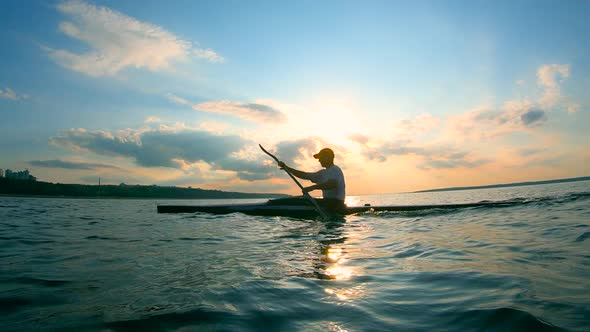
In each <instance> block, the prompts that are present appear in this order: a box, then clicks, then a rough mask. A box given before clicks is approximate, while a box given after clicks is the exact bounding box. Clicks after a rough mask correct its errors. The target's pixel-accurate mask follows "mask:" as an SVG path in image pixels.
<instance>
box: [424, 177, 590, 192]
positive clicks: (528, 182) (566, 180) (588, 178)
mask: <svg viewBox="0 0 590 332" xmlns="http://www.w3.org/2000/svg"><path fill="white" fill-rule="evenodd" d="M577 181H590V176H581V177H576V178H567V179H555V180H542V181H526V182H515V183H502V184H489V185H483V186H469V187H449V188H438V189H428V190H418V191H413V193H430V192H439V191H457V190H475V189H493V188H506V187H520V186H535V185H541V184H552V183H563V182H577Z"/></svg>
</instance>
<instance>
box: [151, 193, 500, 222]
mask: <svg viewBox="0 0 590 332" xmlns="http://www.w3.org/2000/svg"><path fill="white" fill-rule="evenodd" d="M319 201H320V202H321V200H319ZM487 205H503V204H498V203H490V202H479V203H464V204H442V205H390V206H371V205H368V204H367V205H365V206H353V207H348V206H347V207H345V209H343V210H339V211H338V213H332V215H336V216H342V215H350V214H356V213H362V212H379V211H393V212H395V211H419V210H428V209H459V208H469V207H479V206H487ZM157 209H158V213H198V212H201V213H209V214H222V215H223V214H230V213H243V214H247V215H254V216H284V217H294V218H304V219H309V218H312V219H313V218H316V217H319V214H318V212H317V211H316V210H315V208H314V206H313V205H311V204H310V203H309V202H308V201H307V200H305V199H302V198H280V199H274V200H269V201H268V202H266V203H251V204H231V205H158V207H157Z"/></svg>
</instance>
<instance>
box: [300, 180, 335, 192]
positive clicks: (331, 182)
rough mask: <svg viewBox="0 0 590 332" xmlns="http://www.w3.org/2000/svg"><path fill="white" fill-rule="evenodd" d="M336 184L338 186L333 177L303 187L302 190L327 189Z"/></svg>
mask: <svg viewBox="0 0 590 332" xmlns="http://www.w3.org/2000/svg"><path fill="white" fill-rule="evenodd" d="M336 186H338V181H336V180H334V179H330V180H328V181H326V182H322V183H318V184H314V185H313V186H309V187H305V188H303V191H304V192H310V191H314V190H317V189H320V190H329V189H334V188H336Z"/></svg>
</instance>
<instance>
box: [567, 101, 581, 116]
mask: <svg viewBox="0 0 590 332" xmlns="http://www.w3.org/2000/svg"><path fill="white" fill-rule="evenodd" d="M579 110H580V105H579V104H576V103H570V104H568V105H567V112H568V113H570V114H573V113H577V112H578V111H579Z"/></svg>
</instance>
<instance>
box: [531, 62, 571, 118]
mask: <svg viewBox="0 0 590 332" xmlns="http://www.w3.org/2000/svg"><path fill="white" fill-rule="evenodd" d="M569 75H570V68H569V65H565V64H550V65H542V66H541V67H539V69H538V70H537V83H538V84H539V85H540V86H541V87H542V88H543V89H544V92H543V96H542V97H541V99H540V100H539V103H540V104H541V105H542V106H543V107H552V106H554V105H555V104H556V103H557V102H558V101H559V99H560V98H561V90H560V86H559V85H560V83H561V82H562V81H563V80H565V79H566V78H568V77H569Z"/></svg>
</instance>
